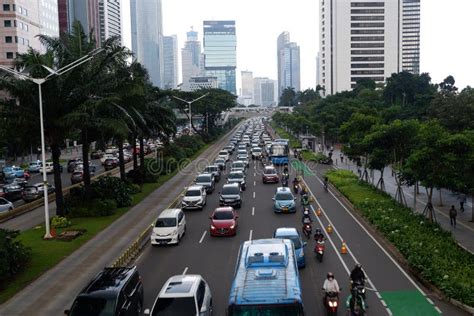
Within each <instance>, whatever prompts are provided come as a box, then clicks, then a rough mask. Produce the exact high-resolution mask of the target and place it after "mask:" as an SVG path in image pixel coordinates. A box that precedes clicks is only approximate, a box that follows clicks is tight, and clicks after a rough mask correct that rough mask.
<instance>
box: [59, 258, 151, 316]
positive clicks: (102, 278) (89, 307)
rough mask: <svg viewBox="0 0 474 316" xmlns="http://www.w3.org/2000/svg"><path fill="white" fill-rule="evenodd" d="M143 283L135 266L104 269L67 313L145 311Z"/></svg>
mask: <svg viewBox="0 0 474 316" xmlns="http://www.w3.org/2000/svg"><path fill="white" fill-rule="evenodd" d="M142 306H143V284H142V281H141V278H140V275H139V274H138V270H137V268H136V267H131V268H105V269H104V271H102V272H100V273H99V274H98V275H97V276H96V277H95V278H94V279H93V280H92V281H91V282H90V283H89V284H88V285H87V286H86V287H85V288H84V289H83V290H82V291H81V293H79V295H78V296H77V297H76V299H75V300H74V303H72V307H71V309H70V310H65V311H64V314H66V315H70V316H86V315H120V316H132V315H133V316H138V315H141V313H142Z"/></svg>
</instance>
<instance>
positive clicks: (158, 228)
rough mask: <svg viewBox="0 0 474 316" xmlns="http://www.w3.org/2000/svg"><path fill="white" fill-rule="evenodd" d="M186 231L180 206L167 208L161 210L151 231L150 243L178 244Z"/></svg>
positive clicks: (184, 219)
mask: <svg viewBox="0 0 474 316" xmlns="http://www.w3.org/2000/svg"><path fill="white" fill-rule="evenodd" d="M185 232H186V218H185V216H184V212H183V211H182V210H181V209H180V208H169V209H166V210H164V211H163V212H161V214H160V216H158V218H157V219H156V222H155V224H154V227H153V232H152V233H151V244H152V245H170V244H179V241H180V240H181V238H182V237H183V235H184V233H185Z"/></svg>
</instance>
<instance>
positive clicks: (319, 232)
mask: <svg viewBox="0 0 474 316" xmlns="http://www.w3.org/2000/svg"><path fill="white" fill-rule="evenodd" d="M321 233H322V232H321V228H316V230H315V231H314V234H315V235H321Z"/></svg>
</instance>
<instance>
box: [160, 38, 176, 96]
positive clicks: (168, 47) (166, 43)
mask: <svg viewBox="0 0 474 316" xmlns="http://www.w3.org/2000/svg"><path fill="white" fill-rule="evenodd" d="M177 42H178V39H177V37H176V35H171V36H163V88H165V89H175V88H176V87H177V86H178V43H177Z"/></svg>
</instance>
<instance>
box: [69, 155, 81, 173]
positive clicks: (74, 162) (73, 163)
mask: <svg viewBox="0 0 474 316" xmlns="http://www.w3.org/2000/svg"><path fill="white" fill-rule="evenodd" d="M79 163H82V159H80V158H74V159H69V160H68V162H67V172H74V169H76V165H77V164H79Z"/></svg>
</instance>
